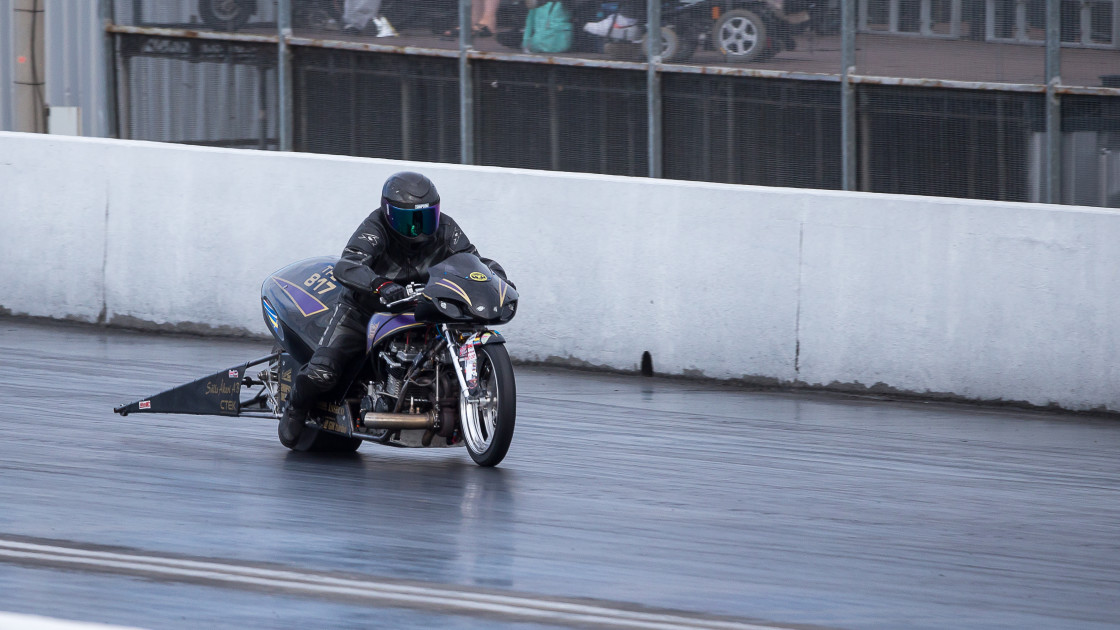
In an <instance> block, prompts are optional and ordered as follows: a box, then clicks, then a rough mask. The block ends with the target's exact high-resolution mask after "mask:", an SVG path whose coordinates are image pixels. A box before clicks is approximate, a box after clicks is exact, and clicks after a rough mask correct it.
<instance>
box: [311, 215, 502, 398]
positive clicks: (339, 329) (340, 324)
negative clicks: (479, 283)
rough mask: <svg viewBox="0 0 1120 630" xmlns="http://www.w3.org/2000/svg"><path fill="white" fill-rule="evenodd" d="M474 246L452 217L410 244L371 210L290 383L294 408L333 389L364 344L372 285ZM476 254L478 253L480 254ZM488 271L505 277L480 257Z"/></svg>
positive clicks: (422, 270) (424, 276) (413, 275)
mask: <svg viewBox="0 0 1120 630" xmlns="http://www.w3.org/2000/svg"><path fill="white" fill-rule="evenodd" d="M460 252H468V253H471V254H474V255H475V256H478V250H477V249H475V246H474V245H472V244H471V242H470V240H469V239H468V238H467V235H466V234H463V231H462V230H461V229H459V225H458V224H457V223H455V220H454V219H452V218H451V217H449V216H448V215H446V214H443V215H441V216H440V219H439V228H438V229H437V230H436V233H435V234H434V235H433V236H432V237H431V238H429V239H428V240H427V241H426V242H423V243H422V244H411V243H408V242H406V241H405V240H404V238H403V237H400V236H399V235H397V233H396V232H395V231H393V230H392V228H390V227H389V225H388V223H386V221H385V219H384V212H382V211H381V209H380V208H379V209H377V210H375V211H374V212H373V213H372V214H370V215H369V216H368V217H366V219H365V220H364V221H362V224H361V225H359V226H358V229H357V231H355V232H354V235H353V236H351V237H350V241H349V242H348V243H347V244H346V248H345V249H344V250H342V258H341V259H340V260H339V261H338V264H337V265H335V268H334V277H335V280H337V281H338V282H339V283H340V284H342V285H343V286H344V287H345V290H344V291H343V293H342V296H341V298H339V301H338V304H337V305H336V306H335V309H334V313H333V315H332V316H331V319H330V322H329V323H328V324H327V327H326V329H324V330H323V337H322V338H321V339H320V340H319V347H318V349H316V350H315V353H314V354H313V355H312V356H311V359H310V360H309V361H308V362H307V365H305V366H303V367H302V368H301V369H300V370H299V372H298V373H296V377H295V379H294V381H293V383H292V391H291V394H290V395H289V401H290V402H291V405H292V407H294V408H296V409H303V410H308V409H310V408H311V406H312V405H314V404H315V402H316V401H318V399H319V397H320V396H322V395H323V394H325V393H326V392H328V391H330V390H332V389H334V387H335V386H336V385H338V380H339V378H341V376H342V375H343V374H344V373H345V372H346V371H347V369H348V368H349V367H351V366H352V365H353V364H354V362H355V361H357V360H359V359H360V358H361V356H362V355H363V354H365V350H366V326H367V325H368V324H369V320H370V317H372V316H373V314H374V313H375V312H377V311H385V310H386V309H385V307H384V305H383V304H382V303H381V299H380V296H379V295H378V294H377V288H378V287H380V286H381V285H382V284H383V283H385V282H390V281H391V282H395V283H397V284H401V285H404V284H407V283H409V282H427V280H428V269H429V268H430V267H431V266H432V265H435V264H436V263H439V262H442V261H443V260H445V259H446V258H448V257H449V256H451V255H452V254H458V253H460ZM480 258H481V257H480ZM481 260H482V262H483V263H484V264H485V265H486V266H487V267H489V268H490V269H492V270H493V271H494V273H496V274H498V275H499V276H501V277H502V278H503V279H504V278H505V277H506V274H505V271H504V270H503V269H502V267H501V265H499V264H498V263H496V262H494V261H493V260H489V259H487V258H481Z"/></svg>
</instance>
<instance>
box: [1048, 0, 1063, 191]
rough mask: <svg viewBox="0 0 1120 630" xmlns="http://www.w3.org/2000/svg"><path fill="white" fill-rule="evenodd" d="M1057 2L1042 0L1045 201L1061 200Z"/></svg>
mask: <svg viewBox="0 0 1120 630" xmlns="http://www.w3.org/2000/svg"><path fill="white" fill-rule="evenodd" d="M1061 2H1062V0H1046V169H1045V170H1046V198H1045V201H1046V203H1061V202H1062V102H1061V97H1059V96H1058V86H1059V85H1060V84H1061V83H1062V77H1061V73H1062V57H1061V46H1062V41H1061V35H1062V33H1061V19H1062V13H1061Z"/></svg>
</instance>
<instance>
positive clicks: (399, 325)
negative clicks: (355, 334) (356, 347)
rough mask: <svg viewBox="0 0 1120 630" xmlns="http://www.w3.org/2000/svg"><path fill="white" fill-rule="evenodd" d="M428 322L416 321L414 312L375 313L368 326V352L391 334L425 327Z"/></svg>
mask: <svg viewBox="0 0 1120 630" xmlns="http://www.w3.org/2000/svg"><path fill="white" fill-rule="evenodd" d="M424 326H426V324H421V323H420V322H417V321H416V317H415V316H414V315H413V314H412V313H399V314H396V315H394V314H392V313H374V315H373V317H371V318H370V320H369V326H368V327H367V328H366V352H369V351H370V350H371V349H372V348H373V347H374V346H376V345H377V344H379V343H381V341H382V340H384V339H385V338H386V337H388V336H389V335H392V334H394V333H398V332H400V331H402V330H408V329H409V328H423V327H424Z"/></svg>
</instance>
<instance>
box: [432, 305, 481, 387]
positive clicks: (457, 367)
mask: <svg viewBox="0 0 1120 630" xmlns="http://www.w3.org/2000/svg"><path fill="white" fill-rule="evenodd" d="M440 330H442V331H443V338H444V339H446V340H447V354H448V356H450V358H451V369H452V370H453V371H454V372H455V378H457V379H458V380H459V397H460V399H461V400H463V401H465V402H466V403H467V404H471V396H470V388H469V387H467V377H466V376H465V375H464V374H463V365H462V364H461V363H459V348H460V347H461V346H460V345H459V344H458V343H456V342H455V337H456V336H457V335H456V334H455V333H452V332H451V329H450V328H449V327H448V326H447V324H443V325H441V326H440ZM474 404H476V405H477V404H478V398H477V397H475V400H474Z"/></svg>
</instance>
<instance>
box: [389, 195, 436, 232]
mask: <svg viewBox="0 0 1120 630" xmlns="http://www.w3.org/2000/svg"><path fill="white" fill-rule="evenodd" d="M385 207H386V208H388V210H389V225H390V226H392V228H393V229H394V230H396V231H397V232H399V233H401V234H403V235H404V236H407V237H408V238H416V237H418V236H431V235H433V234H435V233H436V228H437V227H439V204H438V203H436V204H432V205H430V206H428V207H427V208H398V207H397V206H394V205H392V204H386V206H385Z"/></svg>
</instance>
